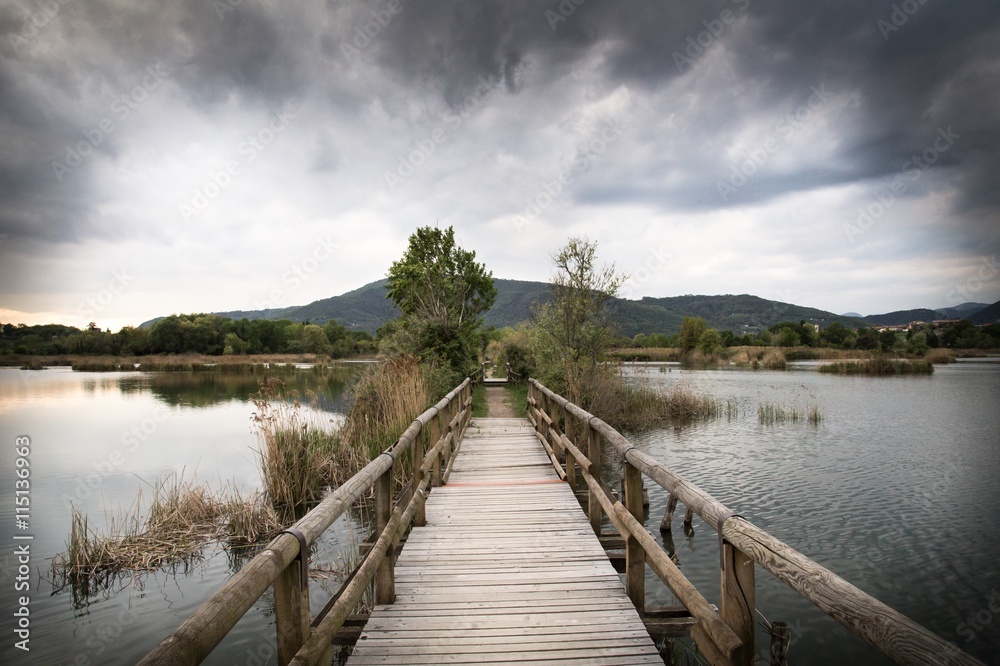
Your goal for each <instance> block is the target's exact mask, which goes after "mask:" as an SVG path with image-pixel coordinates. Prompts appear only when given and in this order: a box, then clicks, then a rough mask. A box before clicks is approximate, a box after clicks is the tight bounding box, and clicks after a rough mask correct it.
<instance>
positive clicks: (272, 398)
mask: <svg viewBox="0 0 1000 666" xmlns="http://www.w3.org/2000/svg"><path fill="white" fill-rule="evenodd" d="M252 401H253V405H254V414H253V417H252V418H253V425H254V430H255V431H256V434H257V439H258V442H259V447H258V448H257V449H256V452H257V463H258V468H259V469H260V476H261V480H262V482H263V486H264V487H263V492H264V496H265V497H266V499H267V500H268V501H269V502H270V504H271V505H272V506H273V507H274V508H275V509H276V510H277V511H278V512H279V513H280V514H283V515H286V516H289V517H290V516H294V514H295V513H296V512H297V511H298V510H299V509H301V508H303V507H305V506H307V505H308V504H310V503H312V502H315V501H317V500H319V497H320V494H321V493H322V490H323V487H324V485H326V483H327V482H328V479H327V473H328V469H329V461H330V460H331V459H332V458H334V457H335V455H336V453H337V451H338V449H339V448H340V442H339V438H338V437H337V434H336V433H335V432H333V431H332V430H331V429H329V428H327V427H324V425H323V424H322V423H321V422H320V418H319V416H318V414H317V413H316V412H313V411H311V410H309V409H308V408H307V407H306V406H304V405H303V404H302V402H301V401H300V400H299V397H298V395H297V394H296V393H295V392H294V391H290V392H287V393H286V390H285V384H284V383H283V382H282V381H281V380H279V379H277V378H275V377H270V378H268V380H267V381H266V382H263V383H262V384H261V387H260V391H259V392H258V393H257V394H256V395H255V396H253V398H252Z"/></svg>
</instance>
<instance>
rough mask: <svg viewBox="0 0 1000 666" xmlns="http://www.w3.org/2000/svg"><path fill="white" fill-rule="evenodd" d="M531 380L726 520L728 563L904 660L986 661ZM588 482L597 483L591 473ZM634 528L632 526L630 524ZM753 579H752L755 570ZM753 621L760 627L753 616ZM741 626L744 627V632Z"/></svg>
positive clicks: (627, 454) (713, 523)
mask: <svg viewBox="0 0 1000 666" xmlns="http://www.w3.org/2000/svg"><path fill="white" fill-rule="evenodd" d="M529 382H530V386H531V387H532V388H534V389H537V390H538V391H539V392H540V393H541V395H543V396H544V397H545V399H546V400H549V401H552V402H553V403H554V404H555V405H557V406H558V407H560V408H561V409H563V410H564V413H565V414H566V415H567V417H568V416H570V415H571V416H573V417H574V418H576V419H578V420H579V421H580V422H582V423H583V424H584V425H585V426H586V427H587V428H588V429H589V430H590V431H591V432H593V433H597V434H598V435H599V436H600V437H601V438H603V439H604V441H606V442H608V443H609V444H611V445H612V446H613V447H614V449H615V450H616V451H617V452H618V453H619V454H620V455H621V456H622V458H623V459H624V461H625V462H626V463H627V464H628V465H629V466H631V467H634V468H635V469H637V470H639V471H640V472H642V474H644V475H646V476H647V477H649V478H650V479H652V480H653V481H655V482H656V483H657V484H658V485H659V486H660V487H662V488H663V489H665V490H667V491H668V492H670V493H671V495H672V496H673V497H677V498H679V499H680V501H682V502H684V504H685V505H686V506H687V507H688V509H689V510H694V512H695V513H697V514H698V515H699V516H700V517H701V518H702V520H704V521H705V523H706V524H708V525H709V526H710V527H712V528H713V529H715V530H716V531H717V532H718V530H719V522H720V520H723V524H722V537H723V539H724V540H725V542H727V543H726V546H727V549H728V548H731V549H732V550H733V551H735V552H731V553H729V557H727V558H726V564H727V566H731V565H732V564H733V561H734V560H735V561H736V562H739V560H740V558H741V557H746V558H748V561H749V562H751V563H756V564H759V565H760V566H761V567H763V568H764V569H765V570H767V571H768V572H770V573H772V574H773V575H774V576H775V577H777V578H778V579H779V580H781V581H782V582H784V583H786V584H787V585H788V586H789V587H791V588H792V589H793V590H795V591H796V592H798V593H799V594H800V595H801V596H802V597H804V598H805V599H808V600H809V601H811V602H812V603H813V604H815V605H816V606H817V607H818V608H819V609H820V610H822V611H823V612H824V613H826V614H827V615H829V616H830V617H832V618H833V619H835V620H837V621H838V622H839V623H840V624H842V625H844V626H845V627H847V629H849V630H850V631H851V632H852V633H854V634H855V635H856V636H858V637H860V638H862V639H863V640H864V641H866V642H867V643H868V644H870V645H871V646H872V647H874V648H875V649H877V650H879V651H880V652H882V653H883V654H885V655H886V656H888V657H889V658H891V659H893V660H894V661H896V662H897V663H900V664H921V665H923V664H926V665H927V666H931V665H937V664H947V665H955V666H959V665H962V666H965V665H972V664H982V663H983V662H981V661H979V660H978V659H976V658H975V657H973V656H972V655H970V654H968V653H966V652H964V651H962V650H961V649H959V648H958V647H956V646H955V645H953V644H951V643H949V642H948V641H946V640H944V639H943V638H941V637H940V636H938V635H937V634H935V633H933V632H932V631H930V630H928V629H927V628H925V627H923V626H921V625H920V624H917V623H916V622H914V621H913V620H911V619H910V618H908V617H906V616H905V615H903V614H902V613H900V612H899V611H897V610H895V609H893V608H891V607H889V606H887V605H886V604H884V603H882V602H881V601H879V600H878V599H876V598H875V597H873V596H871V595H870V594H868V593H866V592H864V591H863V590H861V589H859V588H858V587H855V586H854V585H852V584H851V583H849V582H847V581H846V580H844V579H843V578H841V577H840V576H838V575H836V574H835V573H833V572H832V571H830V570H828V569H826V568H825V567H823V566H822V565H820V564H818V563H816V562H815V561H813V560H811V559H810V558H808V557H806V556H805V555H803V554H802V553H800V552H798V551H797V550H795V549H794V548H792V547H791V546H789V545H788V544H787V543H784V542H783V541H781V540H779V539H777V538H775V537H773V536H771V535H770V534H769V533H767V532H765V531H764V530H762V529H761V528H759V527H757V526H756V525H754V524H753V523H751V522H750V521H748V520H747V519H746V518H744V517H742V516H738V515H735V513H734V512H733V511H731V510H730V509H729V508H728V507H727V506H725V505H724V504H722V503H721V502H719V501H718V500H716V499H715V498H714V497H712V496H711V495H709V494H708V493H707V492H705V491H704V490H702V489H701V488H699V487H698V486H696V485H695V484H693V483H691V482H689V481H687V480H686V479H684V478H683V477H682V476H680V475H679V474H677V473H676V472H674V471H673V470H671V469H669V468H667V467H665V466H663V465H661V464H660V463H659V462H658V461H657V460H655V459H654V458H652V457H650V456H649V455H647V454H645V453H643V452H641V451H639V450H638V449H636V448H635V446H634V445H633V444H632V443H631V442H629V440H628V439H627V438H625V437H624V436H623V435H621V434H620V433H619V432H618V431H617V430H615V429H614V428H612V427H611V426H610V425H608V424H607V423H605V422H604V421H602V420H601V419H599V418H597V417H596V416H594V415H593V414H591V413H589V412H587V411H586V410H584V409H582V408H581V407H579V406H577V405H575V404H573V403H571V402H569V401H568V400H566V398H564V397H562V396H560V395H558V394H556V393H554V392H553V391H551V390H550V389H548V388H546V387H545V386H543V385H542V384H541V383H539V382H538V381H537V380H535V379H530V380H529ZM529 402H530V403H532V404H533V406H534V404H535V402H534V401H531V400H529ZM535 409H538V410H539V412H540V415H542V416H543V418H542V419H541V420H538V422H539V423H544V422H546V420H548V421H556V420H558V419H557V418H553V417H551V416H549V415H548V414H544V413H542V412H541V409H540V408H539V407H535ZM563 445H564V446H565V448H566V450H567V452H569V453H570V454H571V455H572V456H573V457H574V458H576V461H577V463H578V464H579V465H580V468H581V470H583V471H584V472H585V473H586V474H587V475H590V470H591V468H590V467H588V465H591V466H592V465H594V462H592V461H591V459H590V458H588V457H587V456H584V455H583V453H582V451H580V449H579V448H578V447H577V446H576V445H575V444H573V443H572V442H570V441H564V442H563ZM592 450H593V447H592V448H591V451H592ZM598 464H599V463H598ZM588 485H590V481H589V480H588ZM598 499H600V494H598ZM602 505H603V502H602ZM604 510H605V512H608V508H607V507H604ZM614 510H615V513H616V514H621V511H620V510H619V509H617V508H615V509H614ZM608 515H609V518H611V520H612V522H614V521H615V519H616V517H617V518H618V519H619V520H620V519H621V518H622V517H623V516H622V515H616V516H612V515H611V513H610V512H608ZM633 527H634V526H633ZM626 528H627V529H628V526H626ZM643 531H645V530H643ZM648 552H649V551H647V553H648ZM732 575H735V574H732ZM725 580H726V573H724V574H723V581H724V583H725ZM750 580H751V581H752V570H751V574H750ZM724 592H725V590H724ZM725 604H726V595H725V594H723V605H724V606H725ZM689 610H690V609H689ZM748 610H749V612H750V613H752V612H753V610H754V609H753V608H749V609H748ZM692 612H693V611H692ZM725 616H726V612H725V608H723V617H725ZM750 627H751V630H752V618H751V623H750ZM740 633H741V634H742V632H740ZM744 635H745V634H744ZM751 635H752V634H751ZM744 642H745V641H744ZM751 652H752V650H751ZM750 658H752V655H750Z"/></svg>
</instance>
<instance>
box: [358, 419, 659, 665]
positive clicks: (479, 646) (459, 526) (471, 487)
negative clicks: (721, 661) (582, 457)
mask: <svg viewBox="0 0 1000 666" xmlns="http://www.w3.org/2000/svg"><path fill="white" fill-rule="evenodd" d="M557 432H558V431H555V432H554V433H553V435H556V434H557ZM550 450H551V447H550ZM553 453H554V452H553ZM552 458H553V456H552V455H549V454H548V452H546V451H543V449H542V447H541V446H539V440H538V439H536V437H535V434H534V430H533V429H532V428H531V427H530V425H528V423H527V421H524V420H520V419H505V420H499V419H474V420H473V421H472V422H471V423H469V425H468V429H467V431H466V434H465V437H464V439H463V441H462V448H461V453H460V455H458V456H457V457H456V458H455V462H454V465H453V469H452V475H451V477H450V479H449V481H448V483H447V485H444V486H442V487H440V488H435V489H434V490H433V492H432V493H431V495H430V498H429V499H428V501H427V504H426V506H425V513H426V519H427V524H426V527H423V528H416V527H415V528H414V529H413V530H412V531H411V533H410V535H409V537H408V538H407V541H406V545H405V546H404V547H403V550H402V553H401V555H400V556H399V558H398V560H397V562H396V567H395V574H396V578H395V585H396V601H395V603H393V604H386V605H377V606H376V607H375V609H374V610H373V612H372V616H371V618H370V619H369V621H368V623H367V624H366V626H365V628H364V631H363V632H362V634H361V637H360V638H359V640H358V643H357V646H356V647H355V651H354V654H353V655H352V656H351V657H350V659H349V661H348V664H351V665H353V664H369V663H517V662H519V661H531V663H532V664H536V663H547V662H552V663H559V662H561V663H568V662H574V663H588V660H589V663H622V664H627V663H650V664H654V663H655V664H660V663H662V660H661V659H660V657H659V656H658V654H657V651H656V648H655V646H654V645H653V642H652V639H650V638H649V634H648V633H647V631H646V629H645V626H644V625H643V623H642V620H641V619H640V617H639V614H638V613H637V612H636V610H635V608H634V607H633V606H632V604H631V602H630V601H629V598H628V597H627V596H626V594H625V591H624V588H623V586H622V582H621V578H620V577H619V576H618V574H617V573H616V572H615V571H614V568H613V567H612V566H611V564H610V562H609V561H608V559H607V556H606V555H605V553H604V549H603V548H602V547H601V544H600V542H599V541H598V540H597V537H596V536H595V535H594V533H593V531H592V530H591V529H590V526H589V524H588V520H587V516H586V515H585V514H584V513H583V511H581V509H580V505H579V503H578V502H577V501H576V498H575V497H574V495H573V493H572V491H571V489H570V488H569V486H568V485H567V484H565V483H561V482H560V479H559V477H558V476H557V475H556V473H555V472H554V470H553V466H552Z"/></svg>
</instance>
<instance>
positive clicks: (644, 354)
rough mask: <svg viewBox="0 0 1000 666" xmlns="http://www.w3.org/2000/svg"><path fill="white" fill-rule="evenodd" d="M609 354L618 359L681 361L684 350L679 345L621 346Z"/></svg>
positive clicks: (610, 356)
mask: <svg viewBox="0 0 1000 666" xmlns="http://www.w3.org/2000/svg"><path fill="white" fill-rule="evenodd" d="M607 355H608V358H610V359H613V360H616V361H639V362H664V361H680V360H681V357H682V356H683V352H682V351H681V349H680V348H679V347H621V348H619V349H612V350H610V351H609V352H608V354H607Z"/></svg>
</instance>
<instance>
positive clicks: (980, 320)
mask: <svg viewBox="0 0 1000 666" xmlns="http://www.w3.org/2000/svg"><path fill="white" fill-rule="evenodd" d="M969 319H971V320H972V323H974V324H996V323H998V322H1000V301H997V302H996V303H994V304H993V305H987V306H986V307H985V308H983V309H982V310H980V311H979V312H977V313H976V314H974V315H972V316H971V317H969Z"/></svg>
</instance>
